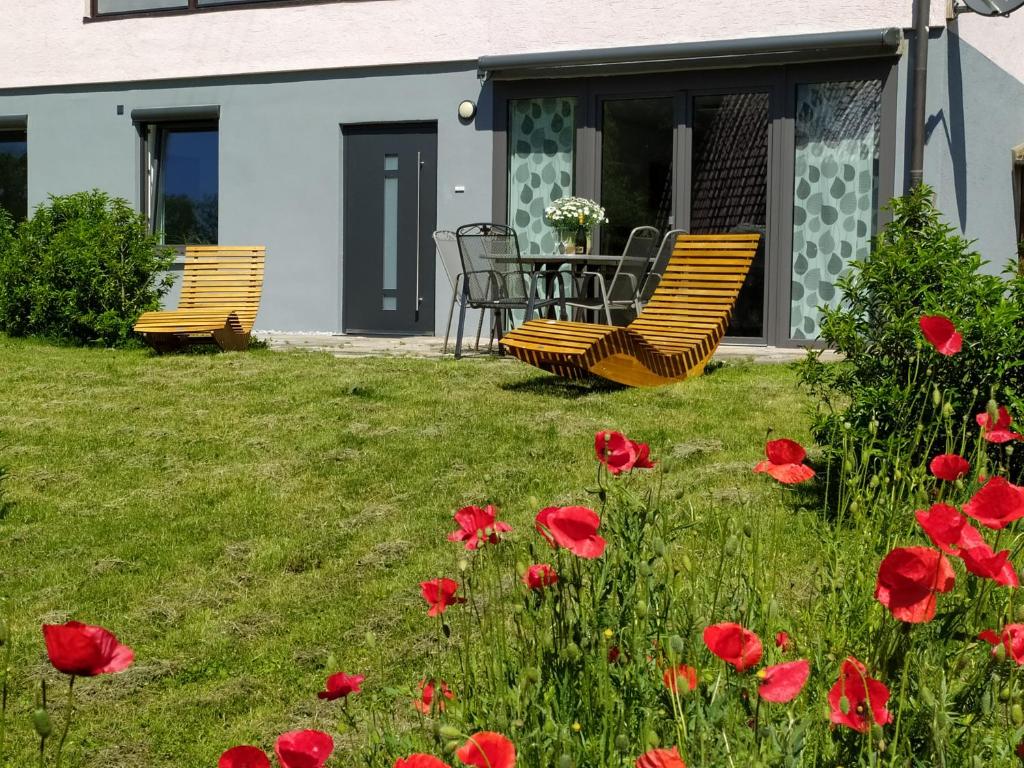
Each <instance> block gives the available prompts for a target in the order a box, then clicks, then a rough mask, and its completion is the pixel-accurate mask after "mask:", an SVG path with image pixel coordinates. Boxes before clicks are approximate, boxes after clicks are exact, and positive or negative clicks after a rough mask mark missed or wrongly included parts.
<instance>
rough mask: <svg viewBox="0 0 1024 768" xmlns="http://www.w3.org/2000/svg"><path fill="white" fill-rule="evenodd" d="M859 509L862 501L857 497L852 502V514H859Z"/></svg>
mask: <svg viewBox="0 0 1024 768" xmlns="http://www.w3.org/2000/svg"><path fill="white" fill-rule="evenodd" d="M859 511H860V502H859V501H858V500H857V499H854V500H853V501H851V502H850V512H851V513H852V514H857V513H858V512H859Z"/></svg>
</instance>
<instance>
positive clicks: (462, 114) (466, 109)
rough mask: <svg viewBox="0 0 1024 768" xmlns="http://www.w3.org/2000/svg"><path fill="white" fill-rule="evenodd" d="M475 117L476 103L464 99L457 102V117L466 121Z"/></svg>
mask: <svg viewBox="0 0 1024 768" xmlns="http://www.w3.org/2000/svg"><path fill="white" fill-rule="evenodd" d="M474 117H476V103H475V102H472V101H470V100H469V99H465V100H463V101H461V102H459V119H460V120H465V121H466V122H467V123H468V122H469V121H470V120H472V119H473V118H474Z"/></svg>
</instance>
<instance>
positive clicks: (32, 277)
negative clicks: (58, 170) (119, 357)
mask: <svg viewBox="0 0 1024 768" xmlns="http://www.w3.org/2000/svg"><path fill="white" fill-rule="evenodd" d="M172 258H173V251H172V250H171V249H168V248H164V247H161V246H160V245H159V242H158V240H157V238H156V237H155V236H154V235H152V234H149V233H148V230H147V226H146V220H145V218H144V217H143V216H142V215H141V214H139V213H138V212H136V211H134V210H133V209H132V208H131V207H130V206H129V205H128V203H127V202H125V201H124V200H121V199H117V198H111V197H110V196H108V195H107V194H105V193H103V192H100V191H99V190H93V191H92V192H79V193H77V194H73V195H68V196H66V197H51V198H50V200H49V202H48V203H46V204H44V205H40V206H39V207H38V208H36V210H35V213H34V215H33V216H32V218H31V219H28V220H26V221H24V222H22V223H21V224H20V225H18V227H17V228H16V229H14V228H13V225H12V223H11V221H10V219H9V218H3V219H0V330H3V331H6V332H7V333H9V334H10V335H12V336H29V335H32V336H43V337H46V338H50V339H54V340H58V341H65V342H72V343H76V344H95V343H100V344H105V345H116V344H122V343H124V342H125V341H126V340H128V339H129V338H131V336H132V330H131V329H132V325H133V324H134V322H135V320H136V318H137V317H138V316H139V315H140V314H141V313H142V312H145V311H147V310H151V309H157V308H158V307H159V301H160V297H161V296H163V295H164V294H165V293H166V292H167V289H168V288H169V287H170V284H171V280H172V279H171V277H170V276H164V277H162V278H161V277H159V274H160V273H161V272H162V271H165V270H167V269H168V268H169V267H170V264H171V261H172Z"/></svg>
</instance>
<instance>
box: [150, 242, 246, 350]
mask: <svg viewBox="0 0 1024 768" xmlns="http://www.w3.org/2000/svg"><path fill="white" fill-rule="evenodd" d="M265 258H266V249H265V248H263V247H255V246H253V247H248V246H246V247H239V246H235V247H229V246H221V245H190V246H186V248H185V273H184V275H183V276H182V279H181V298H179V299H178V308H177V309H175V310H169V311H161V312H146V313H144V314H143V315H142V316H140V317H139V319H138V321H137V322H136V323H135V331H136V332H138V333H141V334H142V338H143V339H145V341H146V343H147V344H149V345H150V346H151V347H153V348H154V349H155V350H156V351H157V352H166V351H170V350H174V349H180V348H181V347H183V346H184V345H186V344H195V343H204V342H205V343H215V344H217V345H218V346H219V347H220V348H221V349H224V350H241V349H246V348H247V347H248V346H249V336H250V334H251V332H252V325H253V323H254V322H255V321H256V312H257V310H258V309H259V306H260V293H261V292H262V289H263V262H264V259H265Z"/></svg>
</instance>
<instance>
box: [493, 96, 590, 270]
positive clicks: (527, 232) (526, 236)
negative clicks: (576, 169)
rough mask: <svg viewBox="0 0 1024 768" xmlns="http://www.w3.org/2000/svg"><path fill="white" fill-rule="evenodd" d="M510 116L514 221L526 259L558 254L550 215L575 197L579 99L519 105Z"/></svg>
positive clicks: (510, 216) (511, 215)
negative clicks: (546, 220)
mask: <svg viewBox="0 0 1024 768" xmlns="http://www.w3.org/2000/svg"><path fill="white" fill-rule="evenodd" d="M508 114H509V118H508V120H509V126H508V148H509V159H508V221H509V223H510V225H511V226H512V227H514V228H515V230H516V234H517V235H518V237H519V248H520V250H521V251H522V252H523V253H556V252H557V250H558V235H557V234H556V233H555V231H554V230H553V229H551V227H549V226H548V225H547V224H545V223H544V209H545V208H546V207H547V206H548V205H550V204H551V202H552V201H554V200H557V199H558V198H560V197H566V196H568V195H571V194H572V193H573V157H574V149H575V144H576V99H574V98H567V97H554V98H547V99H519V100H516V101H510V102H509V105H508Z"/></svg>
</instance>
